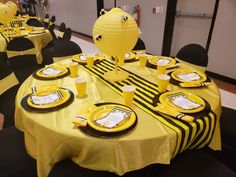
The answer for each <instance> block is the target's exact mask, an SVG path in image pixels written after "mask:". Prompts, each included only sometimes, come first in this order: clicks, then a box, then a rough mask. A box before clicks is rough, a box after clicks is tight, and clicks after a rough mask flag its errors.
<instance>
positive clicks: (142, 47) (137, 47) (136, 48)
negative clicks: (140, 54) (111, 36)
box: [132, 38, 146, 51]
mask: <svg viewBox="0 0 236 177" xmlns="http://www.w3.org/2000/svg"><path fill="white" fill-rule="evenodd" d="M132 50H133V51H139V50H146V46H145V43H144V42H143V40H142V39H140V38H138V41H137V42H136V44H135V46H134V48H133V49H132Z"/></svg>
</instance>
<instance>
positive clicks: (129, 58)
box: [111, 52, 138, 63]
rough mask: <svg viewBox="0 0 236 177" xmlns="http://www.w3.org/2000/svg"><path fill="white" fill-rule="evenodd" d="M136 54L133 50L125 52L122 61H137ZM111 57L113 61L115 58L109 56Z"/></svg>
mask: <svg viewBox="0 0 236 177" xmlns="http://www.w3.org/2000/svg"><path fill="white" fill-rule="evenodd" d="M136 56H137V55H136V54H135V53H134V52H127V53H126V54H125V55H124V57H125V58H124V63H132V62H136V61H138V59H137V58H136ZM111 59H112V60H113V61H114V60H115V59H114V58H113V57H111Z"/></svg>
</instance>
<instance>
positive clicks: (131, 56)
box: [125, 52, 136, 60]
mask: <svg viewBox="0 0 236 177" xmlns="http://www.w3.org/2000/svg"><path fill="white" fill-rule="evenodd" d="M135 57H136V55H135V54H134V53H133V52H128V53H126V54H125V60H132V59H134V58H135Z"/></svg>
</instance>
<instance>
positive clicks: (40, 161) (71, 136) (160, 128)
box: [15, 62, 221, 177]
mask: <svg viewBox="0 0 236 177" xmlns="http://www.w3.org/2000/svg"><path fill="white" fill-rule="evenodd" d="M183 67H184V66H183ZM82 68H83V67H81V68H79V75H80V76H81V77H84V78H86V79H87V83H88V85H87V91H88V96H87V97H85V98H75V100H74V101H73V103H72V104H71V105H69V106H68V107H66V108H64V109H61V110H58V111H55V112H49V113H32V112H28V111H26V110H24V109H23V108H22V107H21V105H20V101H21V99H22V98H23V97H24V96H25V95H27V93H29V88H31V87H32V86H37V85H49V84H59V85H60V86H61V87H65V88H68V89H70V90H71V91H72V92H73V93H74V94H75V95H76V88H75V85H74V80H75V79H73V78H70V77H65V78H63V79H58V80H53V81H40V80H37V79H34V78H33V77H32V76H31V77H30V78H28V79H27V80H26V81H25V82H24V83H23V84H22V86H21V88H20V89H19V92H18V95H17V98H16V112H15V124H16V127H17V128H18V129H21V130H23V131H24V132H25V143H26V148H27V151H28V153H29V154H30V155H31V156H32V157H34V158H35V159H37V167H38V176H39V177H46V176H47V175H48V173H49V171H50V169H51V168H52V166H53V165H54V164H55V163H56V162H58V161H60V160H62V159H65V158H70V157H73V160H74V162H76V163H78V164H79V165H80V166H83V167H86V168H90V169H94V170H107V171H111V172H115V173H117V174H119V175H122V174H124V173H126V172H128V171H132V170H136V169H141V168H143V167H145V166H147V165H149V164H152V163H165V164H168V163H170V160H171V158H172V156H173V153H174V150H175V146H176V141H177V135H176V133H175V132H174V131H173V130H172V129H170V128H169V127H167V126H165V125H164V124H162V123H161V122H160V121H158V120H157V119H154V118H153V117H152V116H151V115H149V114H148V113H146V112H144V111H143V110H142V109H140V108H139V107H137V106H135V105H133V107H132V108H133V109H134V111H135V112H136V113H137V115H138V124H137V126H136V127H135V128H134V129H133V130H131V131H130V132H129V133H127V134H124V135H122V136H118V137H114V138H105V139H104V138H96V137H92V136H89V135H87V134H84V133H83V132H81V131H80V130H79V129H78V128H76V127H74V125H73V124H72V120H73V118H74V117H75V115H76V114H77V113H78V112H79V111H80V110H81V109H83V108H84V107H85V106H86V105H91V104H95V103H101V102H116V103H123V98H122V96H120V95H119V94H117V93H116V92H115V91H113V90H112V89H111V88H109V87H107V86H106V85H104V83H103V82H101V81H100V80H98V79H97V78H96V77H94V76H92V75H90V74H88V73H87V72H86V71H85V70H84V69H82ZM124 68H126V69H127V70H130V71H132V72H134V73H137V74H138V75H139V76H142V77H143V78H145V79H147V80H149V81H151V82H156V79H155V70H153V69H148V68H145V69H140V68H139V67H138V62H134V63H127V64H125V65H124ZM169 88H170V89H173V90H176V89H179V90H188V89H186V88H185V89H183V88H179V87H178V86H174V85H170V87H169ZM191 92H192V93H194V94H197V95H199V96H201V97H203V98H204V99H206V100H207V101H208V102H209V103H210V105H211V107H212V110H213V111H214V112H215V113H216V114H217V125H216V129H215V132H214V136H213V139H212V140H211V143H210V145H209V146H210V147H212V148H213V149H220V147H221V144H220V131H219V117H220V111H221V104H220V94H219V91H218V88H217V86H216V85H215V83H214V82H213V81H212V84H211V85H210V86H209V87H205V88H196V89H191Z"/></svg>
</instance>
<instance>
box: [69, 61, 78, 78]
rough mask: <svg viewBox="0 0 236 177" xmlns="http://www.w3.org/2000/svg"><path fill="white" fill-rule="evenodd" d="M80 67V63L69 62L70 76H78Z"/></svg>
mask: <svg viewBox="0 0 236 177" xmlns="http://www.w3.org/2000/svg"><path fill="white" fill-rule="evenodd" d="M78 67H79V64H78V63H77V62H71V63H69V69H70V77H72V78H74V77H78Z"/></svg>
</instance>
